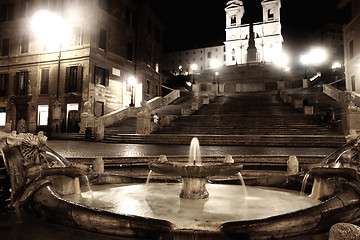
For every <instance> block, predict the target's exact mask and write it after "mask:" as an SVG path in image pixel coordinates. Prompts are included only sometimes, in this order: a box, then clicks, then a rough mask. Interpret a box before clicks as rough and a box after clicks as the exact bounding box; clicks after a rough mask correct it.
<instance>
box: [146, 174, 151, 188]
mask: <svg viewBox="0 0 360 240" xmlns="http://www.w3.org/2000/svg"><path fill="white" fill-rule="evenodd" d="M151 173H152V170H150V171H149V174H148V176H147V178H146V189H147V188H148V186H149V182H150V177H151Z"/></svg>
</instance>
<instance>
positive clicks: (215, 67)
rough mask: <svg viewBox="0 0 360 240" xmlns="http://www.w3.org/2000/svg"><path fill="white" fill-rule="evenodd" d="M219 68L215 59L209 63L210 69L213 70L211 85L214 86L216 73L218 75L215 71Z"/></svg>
mask: <svg viewBox="0 0 360 240" xmlns="http://www.w3.org/2000/svg"><path fill="white" fill-rule="evenodd" d="M219 66H220V63H219V61H218V60H217V59H213V60H211V61H210V67H211V68H212V69H213V70H214V80H213V84H216V81H215V78H216V73H217V74H219V73H218V72H217V71H216V70H217V69H218V67H219Z"/></svg>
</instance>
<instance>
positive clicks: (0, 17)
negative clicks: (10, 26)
mask: <svg viewBox="0 0 360 240" xmlns="http://www.w3.org/2000/svg"><path fill="white" fill-rule="evenodd" d="M0 13H1V14H0V21H1V22H5V21H11V20H13V19H14V3H10V4H2V5H1V12H0Z"/></svg>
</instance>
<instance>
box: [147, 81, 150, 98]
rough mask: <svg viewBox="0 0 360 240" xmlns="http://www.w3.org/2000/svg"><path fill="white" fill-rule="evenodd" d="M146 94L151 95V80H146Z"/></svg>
mask: <svg viewBox="0 0 360 240" xmlns="http://www.w3.org/2000/svg"><path fill="white" fill-rule="evenodd" d="M146 94H148V95H149V94H150V80H146Z"/></svg>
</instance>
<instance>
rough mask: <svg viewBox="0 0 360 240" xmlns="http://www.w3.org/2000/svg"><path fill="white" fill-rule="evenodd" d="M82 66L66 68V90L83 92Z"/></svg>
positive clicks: (67, 91)
mask: <svg viewBox="0 0 360 240" xmlns="http://www.w3.org/2000/svg"><path fill="white" fill-rule="evenodd" d="M82 72H83V68H82V66H73V67H67V68H66V77H65V92H66V93H69V92H81V87H82V78H83V77H82V75H83V74H82Z"/></svg>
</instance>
